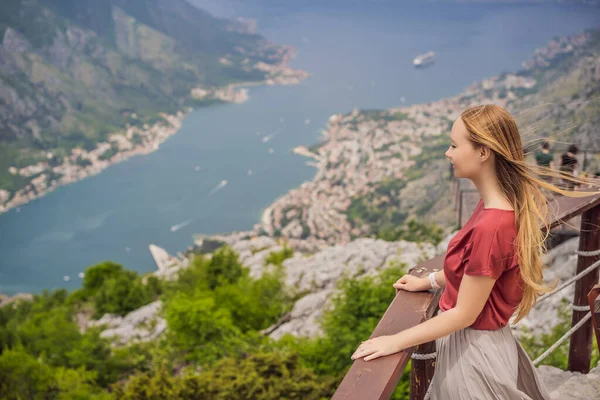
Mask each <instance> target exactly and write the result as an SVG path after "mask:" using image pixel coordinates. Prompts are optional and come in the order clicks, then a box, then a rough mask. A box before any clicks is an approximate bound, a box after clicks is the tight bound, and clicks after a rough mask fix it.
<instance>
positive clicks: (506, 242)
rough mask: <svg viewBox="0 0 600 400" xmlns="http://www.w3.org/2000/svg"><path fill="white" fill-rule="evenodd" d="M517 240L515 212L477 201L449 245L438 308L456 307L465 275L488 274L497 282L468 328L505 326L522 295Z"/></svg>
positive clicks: (489, 328) (443, 309) (490, 328)
mask: <svg viewBox="0 0 600 400" xmlns="http://www.w3.org/2000/svg"><path fill="white" fill-rule="evenodd" d="M516 240H517V229H516V226H515V215H514V212H513V211H510V210H501V209H495V208H490V209H486V208H484V207H483V202H481V201H480V202H479V204H478V205H477V208H476V209H475V211H474V213H473V215H472V216H471V218H470V219H469V221H468V222H467V223H466V224H465V226H464V227H463V228H462V229H461V230H460V231H459V232H458V233H457V234H456V236H454V238H452V240H451V241H450V243H449V244H448V251H447V253H446V257H445V260H444V277H445V279H446V288H445V290H444V293H443V294H442V297H441V299H440V303H439V306H440V309H441V310H442V311H447V310H449V309H452V308H454V307H455V306H456V301H457V299H458V290H459V287H460V282H461V281H462V277H463V276H464V274H467V275H472V276H489V277H491V278H493V279H495V280H496V283H495V284H494V287H493V288H492V292H491V293H490V296H489V298H488V300H487V302H486V304H485V306H484V308H483V310H482V311H481V313H480V315H479V317H478V318H477V320H476V321H475V323H474V324H473V325H471V328H474V329H486V330H492V329H499V328H502V327H503V326H506V324H507V323H508V321H509V319H510V317H511V316H512V314H513V313H514V311H515V310H516V308H517V307H518V305H519V303H520V302H521V299H522V298H523V280H522V278H521V276H520V270H519V263H518V254H517V251H516V250H517V249H516Z"/></svg>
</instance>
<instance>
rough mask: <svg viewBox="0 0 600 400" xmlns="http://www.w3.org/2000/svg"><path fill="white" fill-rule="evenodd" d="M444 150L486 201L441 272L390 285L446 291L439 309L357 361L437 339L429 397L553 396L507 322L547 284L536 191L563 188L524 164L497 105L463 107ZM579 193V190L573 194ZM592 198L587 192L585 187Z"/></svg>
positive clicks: (370, 345)
mask: <svg viewBox="0 0 600 400" xmlns="http://www.w3.org/2000/svg"><path fill="white" fill-rule="evenodd" d="M450 139H451V142H452V144H451V146H450V148H449V149H448V151H447V152H446V157H447V158H448V159H450V161H451V163H452V164H453V166H454V173H455V176H456V177H457V178H467V179H470V180H471V181H473V183H474V184H475V186H476V187H477V190H478V192H479V194H480V195H481V201H480V203H479V204H478V206H477V208H476V210H475V212H474V213H473V215H472V216H471V218H470V219H469V221H468V222H467V224H465V226H464V227H463V228H462V229H461V230H460V231H459V232H458V234H457V235H456V236H455V237H454V238H453V239H452V240H451V241H450V243H449V245H448V250H447V254H446V258H445V260H444V270H443V271H439V272H436V273H432V274H430V276H429V277H427V278H418V277H415V276H412V275H405V276H403V277H402V278H400V279H399V280H398V281H397V282H396V283H395V284H394V287H395V288H397V289H402V290H407V291H422V290H428V289H430V288H432V287H433V288H438V287H445V290H444V293H443V295H442V297H441V299H440V303H439V307H440V310H441V313H439V314H438V315H437V316H435V317H434V318H432V319H430V320H428V321H426V322H424V323H422V324H419V325H417V326H415V327H413V328H410V329H407V330H405V331H402V332H400V333H398V334H395V335H390V336H380V337H377V338H373V339H370V340H367V341H365V342H363V343H362V344H361V345H360V347H358V349H357V350H356V351H355V353H354V354H353V355H352V359H358V358H364V359H365V360H367V361H368V360H373V359H375V358H378V357H381V356H385V355H388V354H392V353H396V352H398V351H400V350H403V349H406V348H409V347H413V346H416V345H418V344H421V343H427V342H430V341H433V340H436V347H437V360H436V371H435V374H434V377H433V380H432V382H431V385H430V396H431V399H436V400H437V399H449V400H455V399H456V400H458V399H461V400H462V399H478V400H481V399H511V400H513V399H534V400H542V399H549V396H548V393H547V391H546V390H545V388H544V387H543V385H542V383H541V381H540V380H539V378H538V376H537V371H536V369H535V368H534V367H533V365H532V363H531V360H530V359H529V357H528V356H527V354H526V353H525V351H524V350H523V348H522V347H521V345H520V344H519V343H518V341H517V340H516V339H515V338H514V336H513V335H512V332H511V329H510V326H509V324H508V322H509V319H510V318H511V316H512V315H513V313H514V312H516V314H517V315H516V321H515V322H518V321H519V320H520V319H522V318H523V317H525V316H526V315H527V313H528V312H529V311H530V309H531V308H532V307H533V305H534V304H535V301H536V298H537V296H539V295H540V294H542V293H544V292H547V291H549V288H547V287H545V286H543V282H542V277H543V275H542V261H541V256H542V253H543V251H544V240H545V238H546V235H547V233H544V232H547V230H541V229H540V223H541V222H542V221H545V213H546V200H545V197H544V196H543V194H542V193H541V191H540V187H543V188H547V189H550V190H553V191H555V192H559V193H562V194H568V195H571V196H577V197H580V195H585V194H584V193H581V192H566V191H564V190H562V189H560V188H557V187H556V186H554V185H551V184H550V183H548V182H546V181H543V180H540V179H539V178H538V177H537V175H538V174H541V175H553V174H556V172H552V171H551V170H550V169H548V168H546V169H544V168H536V169H535V170H534V169H533V167H531V166H529V165H528V164H526V163H525V161H524V154H523V146H522V143H521V137H520V134H519V130H518V128H517V125H516V123H515V121H514V119H513V118H512V116H511V115H510V114H509V113H508V112H507V111H506V110H504V109H503V108H501V107H498V106H494V105H484V106H476V107H471V108H468V109H466V110H465V111H463V113H462V114H461V116H460V118H458V119H457V120H456V121H455V122H454V125H453V127H452V132H451V135H450ZM577 193H579V194H577ZM588 195H589V193H588Z"/></svg>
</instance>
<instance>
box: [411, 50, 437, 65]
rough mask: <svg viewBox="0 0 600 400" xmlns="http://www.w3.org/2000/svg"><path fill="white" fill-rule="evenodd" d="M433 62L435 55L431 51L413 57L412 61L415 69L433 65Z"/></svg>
mask: <svg viewBox="0 0 600 400" xmlns="http://www.w3.org/2000/svg"><path fill="white" fill-rule="evenodd" d="M434 62H435V53H434V52H433V51H428V52H427V53H425V54H420V55H418V56H416V57H415V59H414V60H413V65H414V66H415V67H417V68H419V67H424V66H426V65H429V64H433V63H434Z"/></svg>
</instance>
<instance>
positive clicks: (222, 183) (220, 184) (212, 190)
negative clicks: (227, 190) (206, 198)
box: [208, 179, 227, 195]
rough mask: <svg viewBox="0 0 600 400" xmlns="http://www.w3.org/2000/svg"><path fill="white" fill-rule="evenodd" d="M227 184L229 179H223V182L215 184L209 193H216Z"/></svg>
mask: <svg viewBox="0 0 600 400" xmlns="http://www.w3.org/2000/svg"><path fill="white" fill-rule="evenodd" d="M225 186H227V179H223V180H222V181H221V182H219V184H218V185H217V186H215V187H214V188H212V189H211V190H210V192H208V194H209V195H212V194H215V193H217V192H218V191H219V190H221V189H223V188H224V187H225Z"/></svg>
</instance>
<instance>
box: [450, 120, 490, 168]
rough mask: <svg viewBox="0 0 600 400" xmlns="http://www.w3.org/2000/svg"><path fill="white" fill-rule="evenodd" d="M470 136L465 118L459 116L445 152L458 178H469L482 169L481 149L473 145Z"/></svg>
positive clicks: (453, 126)
mask: <svg viewBox="0 0 600 400" xmlns="http://www.w3.org/2000/svg"><path fill="white" fill-rule="evenodd" d="M469 136H470V135H469V132H468V131H467V128H466V127H465V124H464V123H463V120H462V119H461V118H460V117H459V118H458V119H457V120H456V121H454V125H452V131H451V132H450V140H451V144H450V148H449V149H448V151H446V154H445V155H446V157H447V158H448V159H449V160H450V162H451V163H452V165H453V166H454V176H455V177H457V178H467V179H469V178H472V177H474V176H475V175H477V174H478V173H479V172H480V170H481V161H480V153H481V150H480V149H477V148H475V146H473V143H471V141H470V140H469Z"/></svg>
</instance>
